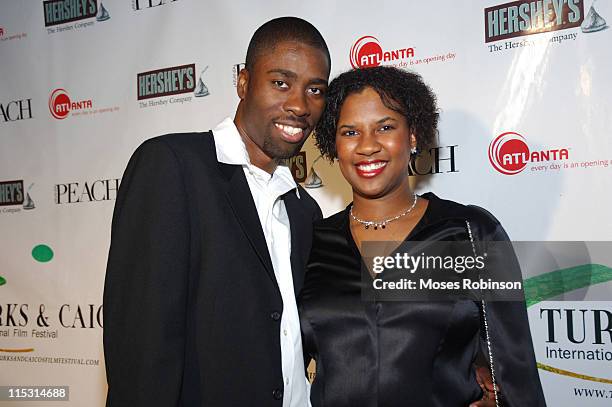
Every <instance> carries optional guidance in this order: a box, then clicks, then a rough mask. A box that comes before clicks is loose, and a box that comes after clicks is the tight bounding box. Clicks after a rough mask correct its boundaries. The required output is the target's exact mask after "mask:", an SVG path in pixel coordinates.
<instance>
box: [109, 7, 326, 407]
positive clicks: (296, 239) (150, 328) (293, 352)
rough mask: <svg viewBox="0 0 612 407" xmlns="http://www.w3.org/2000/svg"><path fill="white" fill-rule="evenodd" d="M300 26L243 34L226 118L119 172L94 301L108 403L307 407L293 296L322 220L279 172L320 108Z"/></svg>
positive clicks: (320, 90) (152, 144)
mask: <svg viewBox="0 0 612 407" xmlns="http://www.w3.org/2000/svg"><path fill="white" fill-rule="evenodd" d="M329 71H330V56H329V51H328V49H327V45H326V44H325V41H324V40H323V38H322V36H321V34H320V33H319V32H318V31H317V29H316V28H315V27H313V26H312V25H311V24H310V23H308V22H306V21H304V20H301V19H298V18H290V17H284V18H279V19H275V20H272V21H269V22H267V23H266V24H264V25H263V26H261V27H260V28H259V29H258V30H257V31H256V32H255V34H254V35H253V38H252V39H251V42H250V44H249V47H248V51H247V57H246V67H245V69H244V70H242V71H241V72H240V75H239V78H238V86H237V92H238V96H239V97H240V103H239V105H238V109H237V111H236V115H235V117H234V120H233V121H232V120H230V119H226V120H225V121H224V122H222V123H221V124H220V125H219V126H218V127H216V128H215V129H214V130H213V131H212V133H211V132H208V133H192V134H173V135H166V136H162V137H158V138H154V139H151V140H149V141H147V142H145V143H143V144H142V145H141V146H140V147H139V148H138V149H137V150H136V152H135V153H134V155H133V156H132V158H131V159H130V162H129V164H128V166H127V169H126V171H125V174H124V177H123V180H122V186H121V189H120V191H119V196H118V197H117V202H116V206H115V212H114V215H113V227H112V239H111V249H110V254H109V260H108V267H107V274H106V282H105V290H104V350H105V358H106V368H107V379H108V385H109V388H108V397H107V406H110V407H118V406H129V407H138V406H143V407H144V406H147V407H150V406H190V407H191V406H214V407H222V406H232V407H235V406H257V407H261V406H279V407H280V406H282V407H293V406H306V405H307V403H308V401H307V397H308V391H307V384H306V380H305V375H304V363H303V357H302V345H301V336H300V328H299V319H298V315H297V307H296V303H295V295H296V293H298V292H299V290H300V288H301V283H302V281H303V274H302V273H303V269H304V265H305V262H306V260H307V256H308V252H309V249H310V243H311V233H312V226H311V225H312V222H313V221H314V220H316V219H318V218H320V217H321V212H320V209H319V208H318V206H317V204H316V203H315V202H314V200H313V199H312V198H310V196H308V194H307V193H306V192H305V191H304V190H303V189H302V188H301V187H299V186H297V185H296V184H295V181H294V180H293V178H292V177H291V174H290V172H289V170H288V168H287V167H286V166H284V165H283V164H282V161H283V160H284V159H286V158H288V157H291V156H292V155H294V154H295V153H296V152H297V151H299V149H300V148H301V146H302V144H303V143H304V140H305V139H306V137H307V136H308V135H309V134H310V132H311V131H312V129H313V128H314V126H315V124H316V123H317V121H318V120H319V117H320V115H321V113H322V110H323V108H324V104H325V97H324V94H325V90H326V86H327V81H328V77H329Z"/></svg>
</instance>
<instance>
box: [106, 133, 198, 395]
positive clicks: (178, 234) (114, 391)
mask: <svg viewBox="0 0 612 407" xmlns="http://www.w3.org/2000/svg"><path fill="white" fill-rule="evenodd" d="M183 182H184V180H183V176H182V174H181V167H180V162H179V160H178V159H177V157H176V155H175V153H174V152H173V151H172V150H171V149H170V147H169V146H168V145H167V144H166V142H164V141H163V140H160V139H154V140H150V141H147V142H145V143H144V144H143V145H141V146H140V147H139V148H138V149H137V150H136V152H135V153H134V155H133V156H132V158H131V159H130V162H129V163H128V166H127V169H126V171H125V174H124V176H123V180H122V184H121V187H120V189H119V194H118V197H117V202H116V204H115V211H114V214H113V224H112V234H111V248H110V253H109V258H108V265H107V270H106V280H105V285H104V353H105V360H106V373H107V381H108V385H109V388H108V397H107V401H106V403H107V404H106V405H107V406H108V407H120V406H125V407H139V406H142V407H145V406H146V407H149V406H168V407H170V406H176V405H177V402H178V400H179V397H180V390H181V380H182V375H183V359H184V348H185V346H184V339H185V321H186V302H187V290H188V286H187V281H188V273H189V267H190V264H189V252H190V250H189V242H190V237H189V213H188V209H187V198H186V193H185V188H184V185H183Z"/></svg>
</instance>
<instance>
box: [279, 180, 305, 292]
mask: <svg viewBox="0 0 612 407" xmlns="http://www.w3.org/2000/svg"><path fill="white" fill-rule="evenodd" d="M283 200H284V201H285V208H286V209H287V215H288V216H289V225H290V228H291V272H292V274H293V289H294V291H295V295H296V297H297V295H298V294H299V292H300V290H301V289H302V284H303V283H304V266H305V264H306V256H308V253H306V249H307V247H306V244H305V241H304V233H311V232H310V228H311V223H312V220H311V219H309V218H308V217H306V216H304V209H303V207H302V206H301V205H300V203H299V198H298V197H297V196H296V195H295V191H294V190H291V191H289V192H287V193H286V194H285V195H283Z"/></svg>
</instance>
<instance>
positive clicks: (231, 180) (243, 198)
mask: <svg viewBox="0 0 612 407" xmlns="http://www.w3.org/2000/svg"><path fill="white" fill-rule="evenodd" d="M219 168H220V169H221V172H222V173H223V174H224V175H225V178H226V179H227V181H228V183H227V191H226V194H227V200H228V201H229V203H230V206H231V207H232V209H233V211H234V214H235V215H236V218H237V219H238V222H239V223H240V226H241V227H242V230H243V231H244V233H245V234H246V236H247V238H248V239H249V242H250V243H251V246H253V249H254V250H255V252H256V253H257V255H258V256H259V259H260V260H261V262H262V263H263V265H264V267H265V269H266V271H267V273H268V275H269V276H270V278H271V279H272V280H273V281H274V282H275V283H276V277H275V276H274V268H273V267H272V261H271V260H270V253H268V246H267V245H266V238H265V236H264V233H263V230H262V228H261V223H260V222H259V216H258V215H257V208H256V207H255V202H253V196H252V195H251V189H250V188H249V184H248V183H247V180H246V177H245V175H244V172H243V171H242V167H241V166H239V165H231V164H224V163H219Z"/></svg>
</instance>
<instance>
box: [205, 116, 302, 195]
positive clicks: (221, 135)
mask: <svg viewBox="0 0 612 407" xmlns="http://www.w3.org/2000/svg"><path fill="white" fill-rule="evenodd" d="M212 132H213V138H214V140H215V151H216V154H217V161H219V162H221V163H224V164H231V165H241V166H246V167H247V168H248V169H249V171H254V172H260V171H261V172H264V171H263V170H261V169H260V168H258V167H256V166H254V165H253V164H251V160H250V159H249V154H248V152H247V149H246V146H245V145H244V141H242V137H241V136H240V133H239V132H238V128H236V125H235V124H234V121H233V120H232V119H231V118H230V117H228V118H226V119H225V120H223V121H222V122H221V123H219V124H218V125H217V127H215V128H214V129H213V131H212ZM271 182H274V183H275V186H276V188H275V189H277V190H279V191H282V193H281V194H284V193H286V192H289V191H291V190H292V189H294V190H295V195H296V196H297V197H298V198H300V192H299V190H298V187H297V184H296V183H295V180H294V179H293V176H292V175H291V171H290V170H289V168H288V167H287V165H286V164H285V163H282V164H279V165H278V166H277V167H276V169H275V170H274V173H272V177H271Z"/></svg>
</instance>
